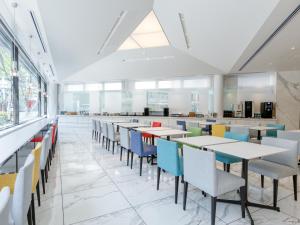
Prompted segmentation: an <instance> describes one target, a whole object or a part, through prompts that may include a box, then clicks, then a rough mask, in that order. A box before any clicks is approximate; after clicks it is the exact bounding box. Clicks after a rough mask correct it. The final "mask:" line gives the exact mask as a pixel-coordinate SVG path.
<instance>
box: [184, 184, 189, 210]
mask: <svg viewBox="0 0 300 225" xmlns="http://www.w3.org/2000/svg"><path fill="white" fill-rule="evenodd" d="M188 186H189V183H188V182H186V181H185V182H184V191H183V210H185V209H186V198H187V192H188Z"/></svg>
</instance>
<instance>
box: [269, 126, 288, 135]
mask: <svg viewBox="0 0 300 225" xmlns="http://www.w3.org/2000/svg"><path fill="white" fill-rule="evenodd" d="M267 127H274V128H276V130H267V131H266V135H267V137H277V131H278V130H285V125H284V124H267Z"/></svg>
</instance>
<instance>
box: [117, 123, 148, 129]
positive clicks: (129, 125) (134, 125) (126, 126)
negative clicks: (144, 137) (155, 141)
mask: <svg viewBox="0 0 300 225" xmlns="http://www.w3.org/2000/svg"><path fill="white" fill-rule="evenodd" d="M115 125H117V126H119V127H124V128H135V127H149V125H146V124H142V123H115Z"/></svg>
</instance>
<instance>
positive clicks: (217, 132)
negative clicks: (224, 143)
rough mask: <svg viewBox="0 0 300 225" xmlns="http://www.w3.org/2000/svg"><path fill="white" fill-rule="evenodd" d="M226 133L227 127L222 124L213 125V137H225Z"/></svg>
mask: <svg viewBox="0 0 300 225" xmlns="http://www.w3.org/2000/svg"><path fill="white" fill-rule="evenodd" d="M225 132H226V126H225V125H222V124H215V125H212V128H211V135H212V136H216V137H224V134H225Z"/></svg>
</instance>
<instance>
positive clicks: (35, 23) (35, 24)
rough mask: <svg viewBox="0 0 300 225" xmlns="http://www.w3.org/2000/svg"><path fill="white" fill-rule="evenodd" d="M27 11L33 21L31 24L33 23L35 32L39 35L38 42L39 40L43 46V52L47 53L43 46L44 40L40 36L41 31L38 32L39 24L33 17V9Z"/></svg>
mask: <svg viewBox="0 0 300 225" xmlns="http://www.w3.org/2000/svg"><path fill="white" fill-rule="evenodd" d="M29 12H30V16H31V19H32V22H33V24H34V27H35V30H36V33H37V34H38V37H39V39H40V42H41V45H42V47H43V50H44V52H45V53H47V50H46V46H45V44H44V40H43V38H42V34H41V32H40V28H39V25H38V23H37V20H36V18H35V15H34V12H33V11H29Z"/></svg>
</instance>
